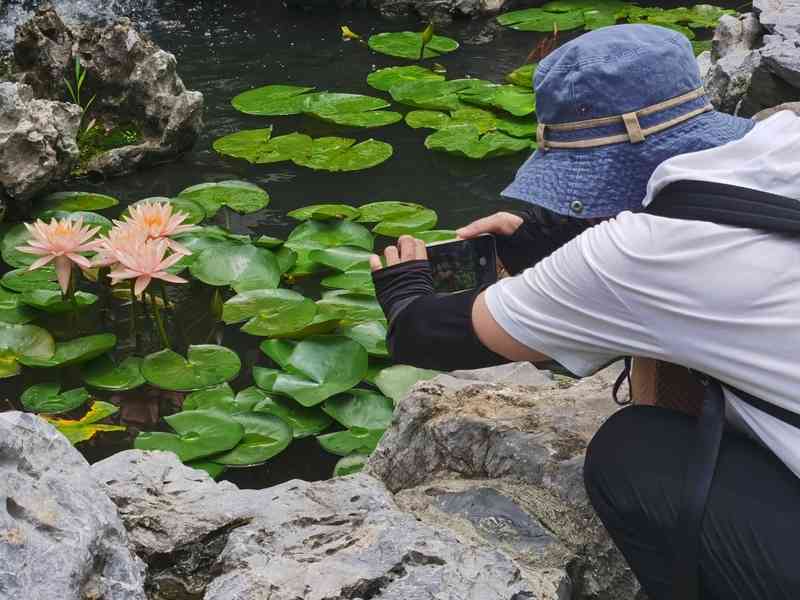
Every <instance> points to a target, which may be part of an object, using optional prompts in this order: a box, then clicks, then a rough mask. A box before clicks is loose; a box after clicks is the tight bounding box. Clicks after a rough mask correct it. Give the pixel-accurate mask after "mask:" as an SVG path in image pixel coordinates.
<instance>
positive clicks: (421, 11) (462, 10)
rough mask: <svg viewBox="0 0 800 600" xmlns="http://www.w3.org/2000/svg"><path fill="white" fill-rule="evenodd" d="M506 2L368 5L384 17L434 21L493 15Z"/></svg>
mask: <svg viewBox="0 0 800 600" xmlns="http://www.w3.org/2000/svg"><path fill="white" fill-rule="evenodd" d="M507 2H508V0H369V4H370V5H371V6H372V7H373V8H375V9H377V10H378V11H379V12H380V13H381V14H382V15H384V16H388V17H395V16H399V15H405V14H409V13H411V14H417V15H419V16H421V17H423V18H425V19H429V20H434V21H448V20H450V19H452V18H453V17H477V16H481V15H487V14H494V13H497V12H499V11H500V9H501V8H503V6H504V5H505V4H507Z"/></svg>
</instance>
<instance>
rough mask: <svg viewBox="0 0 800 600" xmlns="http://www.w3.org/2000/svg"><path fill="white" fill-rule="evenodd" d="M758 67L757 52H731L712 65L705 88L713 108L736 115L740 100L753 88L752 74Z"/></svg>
mask: <svg viewBox="0 0 800 600" xmlns="http://www.w3.org/2000/svg"><path fill="white" fill-rule="evenodd" d="M760 65H761V54H760V53H759V52H758V51H757V50H750V51H736V52H732V53H730V54H726V55H725V56H723V57H721V58H720V59H719V60H718V61H716V62H715V63H712V65H711V68H710V69H709V71H708V74H707V75H706V80H705V87H706V92H707V93H708V98H709V100H711V103H712V104H713V105H714V107H715V108H716V109H717V110H721V111H723V112H727V113H733V114H737V112H738V108H739V105H740V103H741V102H742V99H743V98H744V97H745V96H747V94H749V93H750V91H751V89H753V87H754V86H752V85H751V83H752V79H753V73H754V72H755V71H756V69H758V68H759V66H760Z"/></svg>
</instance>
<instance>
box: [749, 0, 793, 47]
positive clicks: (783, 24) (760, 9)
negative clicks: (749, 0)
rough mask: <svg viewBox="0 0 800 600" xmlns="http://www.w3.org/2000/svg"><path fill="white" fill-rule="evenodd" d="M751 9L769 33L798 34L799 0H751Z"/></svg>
mask: <svg viewBox="0 0 800 600" xmlns="http://www.w3.org/2000/svg"><path fill="white" fill-rule="evenodd" d="M753 10H754V11H755V12H756V14H757V15H758V20H759V21H760V22H761V25H763V26H764V28H766V29H767V31H769V32H770V33H776V34H779V35H781V36H783V37H785V38H795V37H799V36H800V0H753Z"/></svg>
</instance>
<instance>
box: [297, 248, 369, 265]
mask: <svg viewBox="0 0 800 600" xmlns="http://www.w3.org/2000/svg"><path fill="white" fill-rule="evenodd" d="M370 256H372V252H371V251H370V250H366V249H364V248H359V247H358V246H336V247H333V248H323V249H322V250H312V251H311V252H310V253H309V257H310V258H311V260H313V261H315V262H318V263H320V264H322V265H325V266H327V267H331V268H333V269H337V270H339V271H351V270H353V269H366V268H368V267H369V257H370Z"/></svg>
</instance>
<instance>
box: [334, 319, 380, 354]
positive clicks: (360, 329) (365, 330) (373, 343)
mask: <svg viewBox="0 0 800 600" xmlns="http://www.w3.org/2000/svg"><path fill="white" fill-rule="evenodd" d="M341 333H342V335H344V336H346V337H349V338H350V339H351V340H355V341H356V342H358V343H359V344H361V345H362V346H364V349H365V350H366V351H367V352H368V353H369V354H370V355H372V356H389V351H388V350H387V349H386V323H385V322H384V321H364V322H363V323H357V324H355V325H350V326H348V327H343V328H342V332H341Z"/></svg>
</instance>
